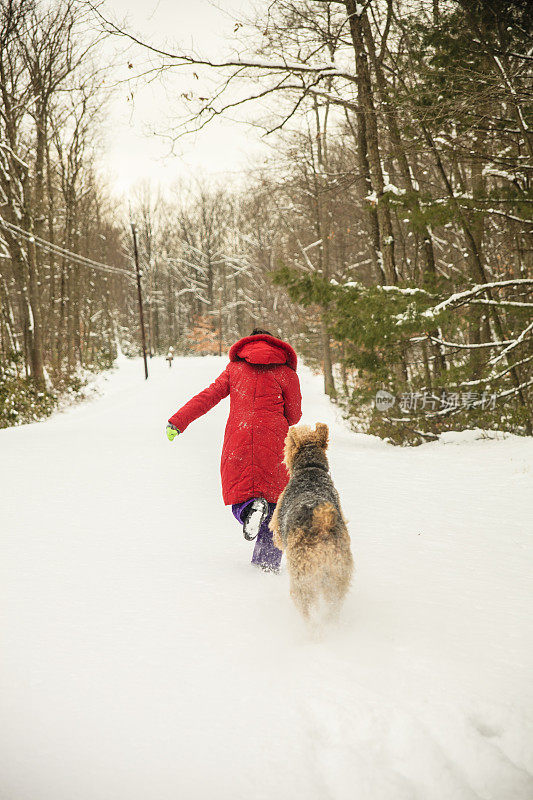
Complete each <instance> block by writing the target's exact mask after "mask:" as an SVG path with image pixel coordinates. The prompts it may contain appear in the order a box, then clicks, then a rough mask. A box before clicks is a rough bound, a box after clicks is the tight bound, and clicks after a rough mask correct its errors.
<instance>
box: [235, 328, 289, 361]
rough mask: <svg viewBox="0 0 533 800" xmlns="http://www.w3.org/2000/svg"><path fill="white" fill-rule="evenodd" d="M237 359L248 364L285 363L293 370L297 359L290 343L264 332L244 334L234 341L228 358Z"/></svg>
mask: <svg viewBox="0 0 533 800" xmlns="http://www.w3.org/2000/svg"><path fill="white" fill-rule="evenodd" d="M239 359H244V361H248V363H249V364H287V365H288V366H289V367H291V369H294V370H295V369H296V365H297V361H298V359H297V357H296V353H295V352H294V350H293V349H292V347H291V346H290V344H287V342H284V341H282V339H276V337H275V336H268V334H266V333H256V334H255V336H245V337H244V338H243V339H239V341H238V342H235V344H234V345H233V346H232V347H231V349H230V351H229V360H230V361H238V360H239Z"/></svg>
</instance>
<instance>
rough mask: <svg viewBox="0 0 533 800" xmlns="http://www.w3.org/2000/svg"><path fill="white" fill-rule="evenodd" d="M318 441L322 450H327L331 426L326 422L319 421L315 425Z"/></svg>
mask: <svg viewBox="0 0 533 800" xmlns="http://www.w3.org/2000/svg"><path fill="white" fill-rule="evenodd" d="M315 434H316V441H317V444H318V446H319V447H321V448H322V450H326V449H327V446H328V440H329V428H328V426H327V425H326V424H325V423H324V422H317V424H316V425H315Z"/></svg>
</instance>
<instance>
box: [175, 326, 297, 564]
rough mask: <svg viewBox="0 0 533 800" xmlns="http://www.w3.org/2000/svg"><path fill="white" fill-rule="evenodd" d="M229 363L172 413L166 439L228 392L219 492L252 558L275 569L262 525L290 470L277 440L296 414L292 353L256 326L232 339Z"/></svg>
mask: <svg viewBox="0 0 533 800" xmlns="http://www.w3.org/2000/svg"><path fill="white" fill-rule="evenodd" d="M229 362H230V363H229V364H228V366H227V367H226V369H225V370H224V372H223V373H222V375H219V377H218V378H217V379H216V381H215V382H214V383H212V384H211V386H209V387H208V388H207V389H204V390H203V392H200V394H197V395H196V397H193V398H192V400H189V402H188V403H186V404H185V405H184V406H183V407H182V408H180V410H179V411H176V413H175V414H173V415H172V416H171V417H170V419H169V421H168V427H167V435H168V438H169V439H170V441H172V440H173V439H174V438H175V437H176V436H177V435H178V434H179V433H183V431H184V430H185V428H186V427H187V425H189V424H190V423H191V422H193V420H195V419H197V418H198V417H200V416H202V414H205V413H206V412H207V411H209V410H210V409H211V408H213V406H215V405H216V404H217V403H219V402H220V400H222V399H223V398H224V397H227V396H228V394H229V396H230V412H229V417H228V422H227V424H226V431H225V434H224V444H223V447H222V459H221V464H220V472H221V476H222V496H223V498H224V503H225V504H226V505H231V506H232V511H233V514H234V515H235V517H236V518H237V519H238V520H239V522H240V523H241V524H242V525H243V531H244V535H245V537H246V538H247V539H255V538H256V537H257V541H256V544H255V549H254V554H253V557H252V564H257V565H259V566H260V567H262V568H263V569H264V570H268V571H273V572H278V570H279V565H280V562H281V550H278V549H277V547H275V546H274V544H273V542H272V533H271V531H270V530H269V528H268V523H269V521H270V518H271V516H272V514H273V512H274V508H275V507H276V502H277V500H278V497H279V495H280V494H281V492H282V491H283V489H284V488H285V486H286V485H287V482H288V480H289V475H288V473H287V470H286V468H285V465H284V463H283V446H284V443H285V437H286V435H287V431H288V430H289V426H290V425H295V424H296V423H297V422H298V420H299V419H300V417H301V416H302V412H301V399H302V398H301V394H300V382H299V380H298V376H297V374H296V364H297V359H296V353H295V352H294V350H293V349H292V347H291V346H290V345H289V344H287V343H286V342H283V341H282V340H281V339H277V338H276V337H275V336H272V335H271V334H270V333H269V332H268V331H263V330H261V329H259V328H255V329H254V330H253V331H252V334H251V336H245V337H244V339H240V340H239V341H238V342H236V343H235V344H234V345H233V347H232V348H231V349H230V351H229Z"/></svg>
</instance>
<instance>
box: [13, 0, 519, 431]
mask: <svg viewBox="0 0 533 800" xmlns="http://www.w3.org/2000/svg"><path fill="white" fill-rule="evenodd" d="M245 11H246V13H244V10H243V12H242V14H241V15H237V14H236V15H235V18H234V23H233V22H232V27H231V28H230V32H231V35H230V36H228V37H227V41H225V43H224V49H223V52H224V53H225V54H223V55H221V54H220V51H219V52H217V53H216V54H212V53H210V52H197V51H196V50H195V49H194V48H189V47H188V46H186V45H185V43H183V42H181V43H180V39H179V35H178V34H177V33H176V36H173V35H170V34H169V32H168V31H167V32H165V33H164V34H163V33H162V35H161V38H160V40H159V41H156V40H154V39H153V38H149V37H147V38H143V34H142V31H138V30H135V29H133V28H132V27H130V26H129V25H128V23H127V21H123V20H121V19H120V18H119V17H118V16H117V15H116V14H114V13H113V10H112V8H110V7H107V6H106V5H105V4H103V5H101V4H93V3H90V2H82V1H81V0H54V1H53V2H45V1H44V0H2V4H1V19H0V45H1V55H0V89H1V94H0V426H2V427H6V426H11V425H16V424H19V423H21V422H24V421H28V420H32V419H37V418H39V417H41V416H43V415H46V414H48V413H50V411H51V410H52V409H53V408H54V407H55V405H56V404H57V402H58V401H59V400H60V399H61V397H63V396H65V393H66V394H67V395H68V394H74V395H75V394H76V392H77V391H78V390H79V389H80V387H81V385H82V384H83V382H84V380H85V376H86V375H87V373H88V372H91V371H95V370H101V369H105V368H107V367H109V366H110V365H111V364H112V362H113V360H114V358H115V357H116V354H117V348H119V349H121V350H122V351H123V352H124V353H126V354H127V355H138V354H139V352H140V347H141V336H140V329H139V311H138V297H137V285H136V280H135V266H134V258H133V256H134V253H133V242H132V231H131V223H132V222H133V223H134V225H135V228H136V234H137V239H138V251H139V260H140V269H141V273H142V291H143V304H144V317H145V327H146V346H147V349H148V353H149V355H150V356H151V355H156V354H159V355H165V354H166V353H167V351H168V349H169V347H173V349H174V352H175V354H183V355H184V354H188V353H194V354H203V353H205V354H219V353H223V352H226V350H227V348H228V347H229V345H230V344H231V343H232V342H233V341H234V340H235V339H236V338H238V337H240V336H243V335H245V334H246V333H248V332H249V331H250V330H251V329H252V328H253V327H254V326H258V325H259V326H261V325H263V326H265V327H268V329H269V330H272V332H273V333H274V334H276V335H279V336H282V337H285V338H289V339H290V340H291V341H292V342H293V343H294V344H295V346H296V348H297V350H298V351H299V352H300V353H301V354H302V355H303V356H304V358H305V359H306V360H307V362H308V363H309V364H310V365H314V366H315V367H316V368H317V369H320V371H321V372H322V374H323V380H324V390H325V393H326V394H327V395H329V396H330V398H331V399H332V400H333V401H334V402H335V403H336V404H338V405H339V407H341V408H342V410H343V413H344V414H345V416H346V417H347V418H348V419H349V420H350V421H351V424H352V426H353V427H354V429H355V430H359V431H363V432H370V433H375V434H377V435H378V436H381V437H383V438H386V439H387V440H388V441H391V442H393V443H411V444H419V443H420V442H422V441H428V440H431V439H435V438H436V437H438V435H439V434H440V433H442V432H443V431H446V430H450V429H451V430H462V429H466V428H472V427H480V428H483V429H497V430H503V431H510V432H514V433H518V434H526V435H531V433H532V420H533V405H532V386H533V372H532V370H533V351H532V350H531V342H532V340H533V331H532V324H533V323H532V322H531V309H532V307H533V299H532V290H533V277H532V258H533V256H532V252H533V251H532V241H533V237H532V225H531V220H532V214H531V210H532V202H533V199H532V195H531V168H532V155H533V133H532V132H531V119H532V105H531V76H532V63H533V62H532V59H533V56H532V54H531V46H532V42H531V18H530V8H529V4H528V3H527V2H526V0H516V2H503V1H502V2H499V0H491V1H490V2H481V0H480V1H479V2H477V0H475V1H474V0H464V2H463V0H372V1H371V2H366V3H356V2H352V0H346V2H338V1H336V0H335V1H332V2H328V1H326V2H324V1H323V0H320V1H319V0H316V2H314V1H312V0H302V1H301V2H300V0H274V2H271V3H268V4H264V5H262V4H258V5H257V6H256V8H255V9H254V11H253V13H252V11H251V8H250V7H249V6H247V7H246V9H245ZM109 53H112V54H113V55H112V58H111V59H110V57H109ZM120 69H122V70H123V71H125V73H127V74H126V76H125V77H123V74H122V73H120V75H119V73H117V70H120ZM176 75H179V80H180V81H181V83H180V84H179V85H180V87H181V88H180V90H179V91H176V92H175V93H173V92H172V88H171V91H170V95H171V96H170V99H169V119H168V120H166V121H165V122H164V124H163V123H162V124H161V128H160V130H155V131H154V135H160V136H164V137H166V138H167V139H168V140H169V141H170V142H171V147H172V148H178V149H179V147H180V146H181V142H183V141H186V140H187V137H191V136H192V137H194V136H195V135H198V133H199V132H201V131H203V130H205V129H207V128H208V127H209V126H210V125H212V124H214V123H215V122H216V120H217V119H218V118H220V117H225V116H229V117H230V118H233V119H238V120H239V123H240V125H241V126H246V127H247V128H248V129H249V132H250V135H253V136H257V137H260V138H261V140H262V141H264V142H266V145H265V146H266V147H267V148H268V152H267V153H266V155H264V156H261V158H259V159H257V160H255V161H251V162H250V164H249V167H248V168H247V169H244V170H243V171H242V173H241V174H240V175H239V176H238V177H234V178H233V179H227V178H224V179H223V180H222V179H216V178H215V179H212V178H210V177H209V176H207V177H206V176H205V175H202V174H199V175H196V176H188V177H187V178H178V179H177V181H176V183H175V185H173V186H172V187H171V188H170V189H169V190H165V191H161V190H160V188H158V186H157V185H156V184H155V183H153V182H149V181H143V182H141V183H140V184H137V185H135V186H134V187H133V188H132V190H131V191H130V192H129V194H128V196H127V197H123V198H121V199H120V200H118V201H117V198H116V196H115V195H114V194H113V193H112V191H111V189H110V186H109V185H107V183H106V174H105V173H104V172H103V171H102V170H101V169H99V168H98V159H99V150H100V149H101V147H102V146H103V145H102V142H103V140H104V137H105V122H106V113H107V112H106V109H107V107H108V105H109V103H110V99H111V98H112V97H113V95H114V94H116V93H120V92H122V93H130V94H131V98H132V102H134V100H135V93H136V91H138V90H139V88H140V87H142V86H146V84H147V83H150V82H156V81H157V82H158V83H163V84H164V83H165V81H172V79H173V78H174V76H176ZM170 86H171V87H172V84H170ZM219 156H220V160H223V159H224V153H223V152H221V153H220V154H219ZM379 389H383V390H386V391H387V392H389V393H390V394H391V395H393V396H394V397H395V398H397V402H396V403H395V404H394V406H393V407H392V408H388V409H386V410H385V411H383V410H382V411H379V410H377V409H376V408H375V405H374V398H375V395H376V391H377V390H379Z"/></svg>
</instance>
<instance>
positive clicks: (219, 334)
mask: <svg viewBox="0 0 533 800" xmlns="http://www.w3.org/2000/svg"><path fill="white" fill-rule="evenodd" d="M218 292H219V294H218V354H219V356H221V355H222V286H221V287H220V288H219V290H218Z"/></svg>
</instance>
